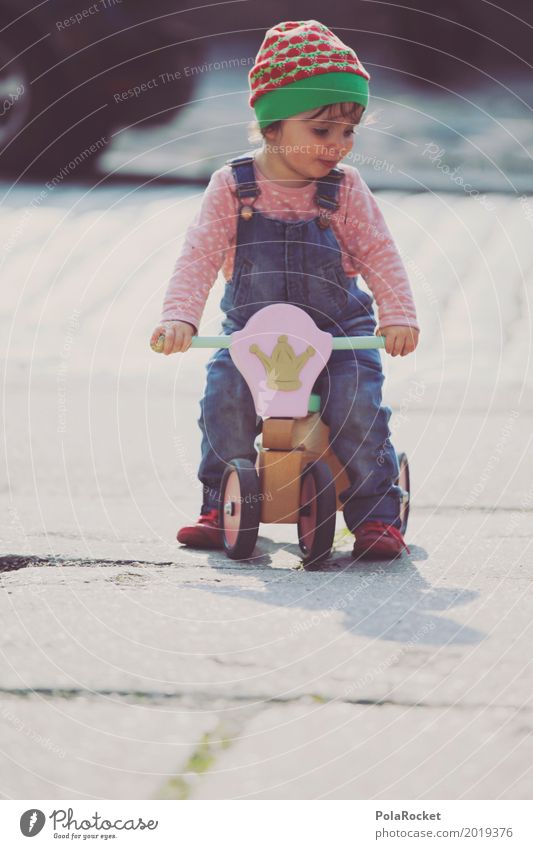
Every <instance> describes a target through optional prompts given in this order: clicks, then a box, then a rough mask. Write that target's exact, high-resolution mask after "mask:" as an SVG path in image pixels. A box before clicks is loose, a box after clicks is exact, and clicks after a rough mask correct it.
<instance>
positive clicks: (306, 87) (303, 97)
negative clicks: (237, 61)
mask: <svg viewBox="0 0 533 849" xmlns="http://www.w3.org/2000/svg"><path fill="white" fill-rule="evenodd" d="M248 78H249V81H250V101H249V103H250V106H251V107H252V108H253V109H255V114H256V116H257V120H258V122H259V126H260V127H261V128H263V127H267V126H268V125H269V124H272V123H273V122H274V121H281V120H283V119H285V118H290V117H291V116H292V115H297V114H298V113H300V112H307V111H308V110H309V109H315V108H319V107H320V106H328V105H329V104H331V103H348V102H349V103H360V104H361V105H362V106H364V107H366V106H367V105H368V80H369V79H370V74H369V73H368V71H366V70H365V68H364V67H363V65H362V64H361V62H360V61H359V59H358V58H357V56H356V54H355V52H354V51H353V50H352V48H351V47H348V46H347V45H346V44H343V42H342V41H341V40H340V39H339V38H337V36H336V35H334V33H332V32H331V30H330V29H328V28H327V26H325V25H324V24H321V23H320V22H319V21H283V22H282V23H280V24H276V26H274V27H272V28H271V29H269V30H268V31H267V34H266V35H265V38H264V40H263V43H262V45H261V47H260V48H259V53H258V54H257V56H256V59H255V65H254V66H253V68H252V70H251V71H250V73H249V75H248Z"/></svg>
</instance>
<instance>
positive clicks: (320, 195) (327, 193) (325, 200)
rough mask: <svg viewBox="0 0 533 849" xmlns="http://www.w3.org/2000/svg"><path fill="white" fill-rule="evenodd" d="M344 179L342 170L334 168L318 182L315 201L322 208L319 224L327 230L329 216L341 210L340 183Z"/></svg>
mask: <svg viewBox="0 0 533 849" xmlns="http://www.w3.org/2000/svg"><path fill="white" fill-rule="evenodd" d="M343 177H344V171H343V170H342V169H341V168H332V169H331V171H330V172H329V174H327V175H326V176H325V177H322V179H321V180H317V181H316V194H315V201H316V203H317V204H318V206H319V207H320V212H319V217H318V223H319V225H320V227H322V228H323V229H325V228H326V227H329V224H330V221H329V216H330V213H331V212H335V210H337V209H338V208H339V200H338V194H339V183H340V181H341V180H342V178H343Z"/></svg>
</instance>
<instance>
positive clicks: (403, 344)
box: [376, 324, 419, 357]
mask: <svg viewBox="0 0 533 849" xmlns="http://www.w3.org/2000/svg"><path fill="white" fill-rule="evenodd" d="M376 336H384V337H385V350H386V352H387V354H392V356H393V357H397V356H398V355H399V356H400V357H405V355H406V354H411V353H412V352H413V351H414V350H415V348H416V346H417V345H418V336H419V331H418V330H417V329H416V328H415V327H404V326H402V325H395V324H391V325H389V327H378V329H377V330H376Z"/></svg>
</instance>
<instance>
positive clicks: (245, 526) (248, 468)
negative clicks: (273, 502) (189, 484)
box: [219, 459, 261, 560]
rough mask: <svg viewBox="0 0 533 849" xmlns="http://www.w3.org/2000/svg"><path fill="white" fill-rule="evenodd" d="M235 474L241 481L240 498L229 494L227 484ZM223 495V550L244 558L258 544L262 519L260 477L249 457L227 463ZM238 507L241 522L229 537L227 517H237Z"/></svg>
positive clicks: (233, 556)
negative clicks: (230, 511) (232, 536)
mask: <svg viewBox="0 0 533 849" xmlns="http://www.w3.org/2000/svg"><path fill="white" fill-rule="evenodd" d="M233 475H236V477H237V481H238V488H239V497H240V500H239V502H236V501H231V500H228V499H227V498H226V489H227V485H228V482H229V481H230V478H231V477H232V476H233ZM233 482H234V480H233ZM220 496H221V503H220V510H219V517H220V527H221V528H222V540H223V543H224V550H225V552H226V554H227V555H228V557H230V558H231V559H232V560H244V559H245V558H247V557H250V555H251V554H252V552H253V550H254V548H255V543H256V541H257V535H258V533H259V523H260V521H261V501H260V499H259V477H258V475H257V471H256V469H255V466H254V464H253V463H252V462H251V461H250V460H239V459H238V460H232V461H231V463H229V464H228V465H227V466H226V469H225V471H224V474H223V476H222V484H221V487H220ZM236 505H237V506H236ZM228 510H232V513H228V512H227V511H228ZM236 511H237V512H238V511H240V514H239V513H238V516H239V526H238V531H237V537H236V539H234V540H232V541H230V540H228V538H227V536H226V530H225V518H226V516H227V515H231V516H233V517H234V516H235V512H236ZM226 526H227V523H226Z"/></svg>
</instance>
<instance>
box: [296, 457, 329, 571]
mask: <svg viewBox="0 0 533 849" xmlns="http://www.w3.org/2000/svg"><path fill="white" fill-rule="evenodd" d="M307 476H310V477H311V478H312V488H313V489H314V493H315V495H314V501H315V508H316V516H315V522H314V536H313V539H312V542H311V543H310V544H309V541H308V540H307V542H306V540H305V539H304V536H305V531H304V528H303V522H302V518H303V517H304V515H306V516H308V515H309V514H308V513H304V511H307V510H310V509H311V506H310V503H309V502H307V503H305V504H301V505H300V517H302V518H299V519H298V542H299V544H300V549H301V551H302V554H303V563H304V568H305V569H307V570H309V571H311V570H313V569H318V568H320V564H321V563H322V561H323V560H325V559H326V557H328V555H329V554H330V552H331V548H332V546H333V540H334V538H335V522H336V517H337V496H336V492H335V481H334V480H333V475H332V473H331V469H330V468H329V466H328V464H327V463H325V462H323V461H318V462H316V463H308V464H307V466H305V468H304V470H303V471H302V475H301V487H300V492H301V493H303V488H304V481H305V479H306V478H307ZM300 498H302V496H300Z"/></svg>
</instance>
